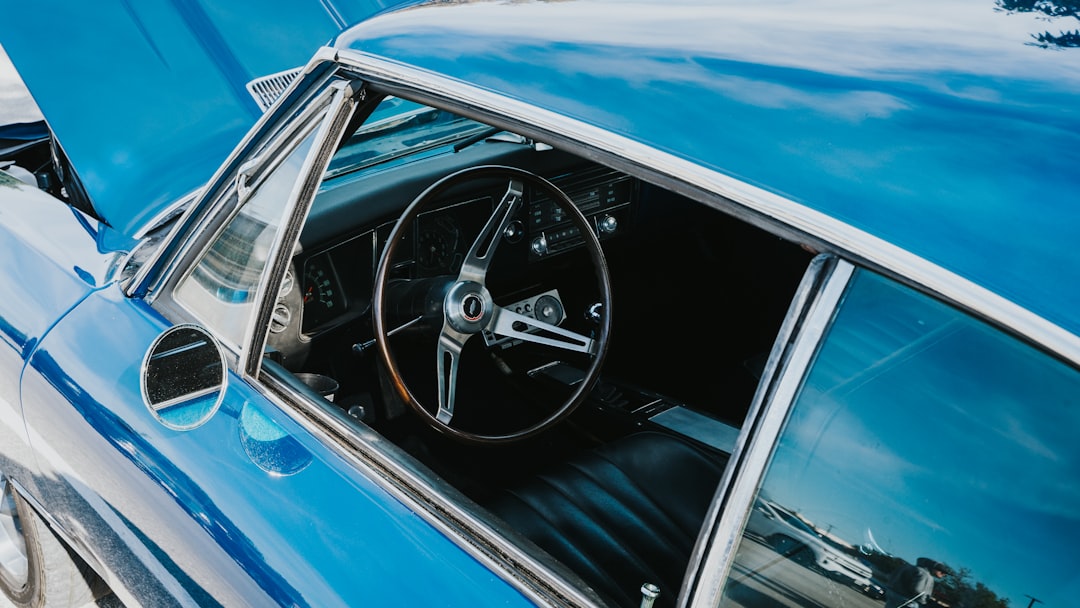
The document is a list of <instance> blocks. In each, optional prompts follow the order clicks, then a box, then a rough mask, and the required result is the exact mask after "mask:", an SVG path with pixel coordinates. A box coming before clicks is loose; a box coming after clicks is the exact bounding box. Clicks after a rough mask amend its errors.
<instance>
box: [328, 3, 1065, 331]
mask: <svg viewBox="0 0 1080 608" xmlns="http://www.w3.org/2000/svg"><path fill="white" fill-rule="evenodd" d="M996 6H997V5H996V4H995V2H994V0H950V1H947V2H942V1H938V0H920V1H916V2H903V3H896V2H885V1H875V2H851V1H848V0H807V1H802V2H797V3H781V4H776V3H753V2H751V3H747V2H743V1H738V2H736V1H731V0H728V1H719V2H717V1H714V0H700V1H694V0H690V1H680V2H676V3H666V2H665V3H663V5H657V4H655V3H640V2H624V1H616V0H580V1H570V2H536V3H529V2H526V3H486V2H481V3H466V4H453V5H432V6H429V7H423V8H419V9H414V10H408V11H401V12H397V13H391V14H388V15H384V16H380V17H377V18H375V19H373V20H370V21H368V22H366V23H364V24H361V25H360V26H359V27H357V28H355V29H352V30H350V31H348V32H347V33H345V34H343V35H342V37H340V38H339V40H338V42H337V45H338V46H340V47H348V48H353V49H358V50H362V51H364V52H367V53H371V54H375V55H381V56H385V57H387V58H390V59H392V60H397V61H401V62H404V63H406V64H412V65H416V66H418V67H420V68H424V69H429V70H433V71H435V72H439V73H443V74H446V75H448V76H450V77H452V78H455V79H459V80H461V81H464V82H467V83H471V84H474V85H476V86H479V87H482V88H485V89H490V90H492V91H495V92H497V93H500V94H503V95H506V96H509V97H511V98H515V99H520V100H524V101H527V102H529V103H532V104H535V105H536V106H539V107H542V108H545V109H549V110H553V111H555V112H558V113H561V114H565V115H567V116H570V117H573V118H576V119H579V120H581V121H584V122H585V123H588V124H591V125H596V126H599V127H601V128H604V129H608V130H611V131H613V132H615V133H618V134H620V135H623V136H626V137H628V138H630V139H633V140H636V141H639V142H643V143H645V144H648V145H650V146H653V147H655V148H657V149H659V150H662V151H665V152H668V153H671V154H674V155H677V156H680V157H683V158H686V159H688V160H691V161H693V162H695V163H699V164H701V165H703V166H705V167H709V168H712V169H714V170H716V171H718V172H720V173H723V174H726V175H729V176H731V177H734V178H737V179H739V180H742V181H745V182H747V183H749V184H752V185H755V186H759V187H761V188H764V189H766V190H770V191H772V192H775V193H777V194H780V195H782V196H784V197H787V198H789V199H791V200H793V201H795V202H797V203H800V204H802V205H805V206H807V207H810V208H813V209H817V210H820V211H822V212H824V213H826V214H828V215H830V216H833V217H836V218H839V219H841V220H843V221H845V222H847V223H849V224H851V225H853V226H855V227H857V228H860V229H863V230H865V231H867V232H869V233H871V234H873V235H876V236H879V237H881V238H883V239H885V240H886V241H889V242H892V243H895V244H897V245H899V246H900V247H903V248H906V249H908V250H910V251H912V252H914V253H916V254H918V255H920V256H922V257H924V258H926V259H928V260H930V261H932V262H935V263H937V264H939V265H941V266H943V267H945V268H947V269H949V270H952V271H954V272H957V273H958V274H960V275H962V276H965V277H967V278H969V279H971V280H973V281H974V282H976V283H978V284H981V285H983V286H986V287H987V288H989V289H991V290H993V291H995V292H997V293H999V294H1001V295H1002V296H1004V297H1006V298H1008V299H1010V300H1012V301H1014V302H1016V303H1018V304H1020V305H1021V306H1024V307H1027V308H1030V309H1031V310H1032V311H1034V312H1035V313H1037V314H1039V315H1041V316H1043V317H1045V318H1046V319H1048V320H1050V321H1052V322H1054V323H1057V324H1059V325H1060V326H1062V327H1064V328H1065V329H1066V330H1068V331H1071V332H1073V333H1080V283H1078V282H1076V281H1073V280H1069V279H1066V277H1074V276H1080V256H1077V255H1076V254H1075V253H1074V252H1073V250H1072V247H1073V245H1074V242H1075V234H1076V227H1077V226H1080V204H1077V203H1080V171H1078V170H1077V167H1080V49H1047V48H1040V47H1038V46H1035V45H1034V44H1033V43H1034V42H1035V38H1034V37H1033V35H1034V34H1037V33H1041V32H1043V31H1045V30H1047V29H1048V26H1047V24H1046V23H1045V22H1044V21H1039V20H1037V19H1036V18H1034V17H1033V16H1031V15H1022V14H1009V13H1006V12H1002V11H999V10H997V8H996ZM1060 25H1061V27H1062V28H1064V29H1068V28H1069V27H1071V26H1072V25H1075V24H1069V23H1062V24H1060ZM1050 29H1052V27H1051V28H1050Z"/></svg>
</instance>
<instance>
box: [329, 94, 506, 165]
mask: <svg viewBox="0 0 1080 608" xmlns="http://www.w3.org/2000/svg"><path fill="white" fill-rule="evenodd" d="M490 130H491V128H490V127H488V126H487V125H485V124H482V123H479V122H476V121H474V120H470V119H468V118H464V117H461V116H458V115H455V114H451V113H449V112H445V111H443V110H439V109H438V108H432V107H428V106H424V105H420V104H417V103H413V102H411V101H406V100H404V99H399V98H397V97H386V98H385V99H383V100H382V101H381V102H380V103H379V105H378V107H376V108H375V111H374V112H372V114H371V116H369V117H368V120H367V122H366V123H365V124H364V125H362V126H361V127H360V128H359V129H357V130H356V132H355V133H353V135H352V136H351V137H349V139H348V140H346V141H345V143H344V144H343V145H342V147H341V149H340V150H338V152H337V154H335V155H334V158H333V159H332V160H331V161H330V166H329V169H328V171H327V177H328V178H333V177H337V176H339V175H342V174H345V173H351V172H353V171H357V170H360V169H363V168H366V167H370V166H372V165H376V164H379V163H382V162H386V161H388V160H391V159H395V158H399V157H402V156H407V155H411V154H415V153H417V152H421V151H425V150H430V149H433V148H437V147H440V146H444V145H446V144H449V143H453V142H456V141H459V140H461V139H463V138H467V137H470V136H473V135H476V134H479V133H483V132H487V131H490Z"/></svg>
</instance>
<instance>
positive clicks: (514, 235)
mask: <svg viewBox="0 0 1080 608" xmlns="http://www.w3.org/2000/svg"><path fill="white" fill-rule="evenodd" d="M523 236H525V226H524V225H523V224H522V223H521V220H514V221H512V222H510V223H509V224H507V225H506V228H505V229H504V230H503V238H504V239H506V241H507V242H508V243H516V242H518V241H520V240H521V237H523Z"/></svg>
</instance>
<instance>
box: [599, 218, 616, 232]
mask: <svg viewBox="0 0 1080 608" xmlns="http://www.w3.org/2000/svg"><path fill="white" fill-rule="evenodd" d="M618 227H619V220H617V219H615V216H614V215H605V216H604V217H602V218H600V220H599V221H598V222H596V229H597V230H599V231H600V232H601V233H602V234H611V233H613V232H615V230H616V229H618Z"/></svg>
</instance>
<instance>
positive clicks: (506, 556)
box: [252, 369, 601, 608]
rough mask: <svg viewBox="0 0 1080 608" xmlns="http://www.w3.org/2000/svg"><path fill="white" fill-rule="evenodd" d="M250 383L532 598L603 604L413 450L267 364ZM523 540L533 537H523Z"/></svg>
mask: <svg viewBox="0 0 1080 608" xmlns="http://www.w3.org/2000/svg"><path fill="white" fill-rule="evenodd" d="M282 373H288V372H287V371H286V372H282ZM252 385H253V386H254V387H255V388H256V390H258V391H259V392H260V393H261V394H262V395H263V396H264V397H266V398H267V399H268V400H269V401H270V402H271V403H274V404H275V405H276V406H277V407H279V408H281V409H282V411H284V412H286V413H291V412H296V413H298V414H300V415H292V416H290V417H291V418H292V419H293V420H295V421H297V422H298V423H299V424H300V425H301V426H303V427H304V428H305V429H306V430H307V431H308V432H310V433H311V434H312V435H313V436H315V437H320V438H325V440H324V442H323V443H324V445H325V446H326V447H327V448H328V449H330V450H333V451H334V452H336V453H337V454H339V455H341V456H342V457H343V458H345V459H347V460H349V461H350V462H352V463H353V464H354V465H356V467H357V469H358V470H359V471H360V472H361V473H366V477H367V478H368V479H370V480H371V481H372V482H374V483H375V484H376V485H378V486H379V487H380V488H382V489H383V490H385V491H387V492H388V493H389V494H390V495H392V496H393V497H394V498H396V499H397V500H399V501H401V502H402V503H404V504H405V505H406V506H408V507H409V509H411V510H412V511H413V512H414V513H416V514H417V515H418V516H419V517H421V518H422V519H423V520H424V521H426V522H427V523H429V524H430V525H432V526H433V527H435V528H436V529H437V530H439V532H441V533H442V534H443V535H445V536H446V538H447V539H449V540H450V541H451V542H453V543H454V544H455V545H457V546H458V547H460V548H461V549H462V550H464V551H465V552H466V553H467V554H469V555H470V556H471V557H473V558H474V559H476V560H477V561H479V562H480V563H482V564H484V566H485V567H487V568H488V569H490V570H491V571H492V573H494V574H496V575H498V576H500V578H502V579H503V580H505V581H506V582H507V583H509V584H510V585H511V586H513V587H514V588H515V589H517V590H518V591H520V592H521V593H522V594H523V595H524V596H525V597H527V598H528V599H529V600H530V601H532V602H533V603H535V604H537V605H538V606H560V607H568V608H573V607H580V608H594V607H598V606H600V605H601V604H600V602H599V599H598V598H594V597H590V596H588V595H586V594H584V593H582V591H581V590H580V589H579V588H578V587H577V586H573V585H569V584H567V582H566V580H567V579H568V578H571V577H574V575H573V574H572V573H570V572H568V571H567V572H558V571H557V570H558V566H556V565H551V564H547V563H545V562H542V561H540V560H539V559H537V558H536V557H534V556H532V555H530V554H529V553H528V552H526V551H525V550H523V549H522V548H521V547H520V546H518V545H517V544H515V543H514V542H511V541H510V540H507V539H508V537H513V536H516V532H514V531H513V530H511V529H498V530H496V529H495V528H493V527H492V525H491V523H490V520H489V518H486V517H484V516H483V515H480V514H478V513H476V512H473V511H471V510H467V509H463V508H462V507H461V505H462V504H471V503H472V501H471V500H470V499H469V498H467V497H465V496H464V495H462V494H461V493H460V491H459V490H458V489H457V488H455V487H453V486H451V485H449V484H447V483H446V482H444V481H442V480H441V479H439V478H437V477H434V476H433V475H432V474H431V473H430V472H429V471H427V470H426V469H423V468H421V467H419V466H418V465H417V463H416V461H415V460H414V459H413V457H412V456H410V455H408V454H406V453H405V452H403V451H401V450H400V448H398V447H397V446H396V445H394V444H393V443H390V442H389V441H387V440H386V439H385V438H384V437H382V436H381V435H379V434H378V433H376V432H375V431H373V430H371V429H370V428H368V427H367V426H366V425H364V424H363V423H361V422H358V421H356V420H354V419H353V418H351V417H349V416H348V414H346V413H345V412H343V411H341V410H340V409H337V408H335V407H332V406H331V407H321V406H319V405H316V404H314V403H313V402H312V400H311V399H309V398H307V397H304V396H303V395H301V394H299V393H298V392H297V391H295V390H294V389H292V388H291V387H290V386H289V385H288V384H286V383H284V382H282V381H281V380H279V379H278V378H277V377H275V375H274V374H273V373H272V372H268V371H266V370H265V369H262V370H261V371H260V373H259V381H258V382H255V381H252ZM477 508H479V507H477ZM519 540H520V541H521V542H526V543H527V542H528V541H526V540H524V537H520V538H519ZM578 584H579V585H581V586H582V587H584V586H585V585H584V583H578Z"/></svg>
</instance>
